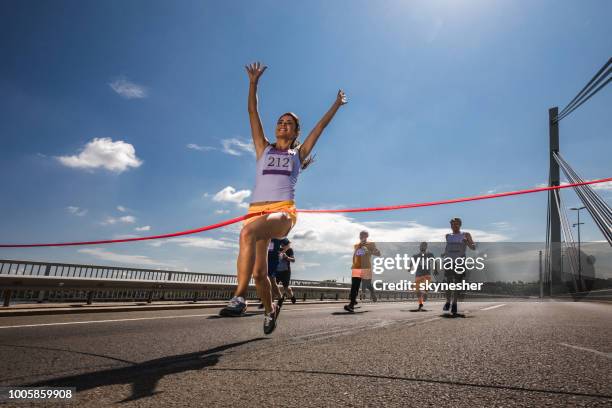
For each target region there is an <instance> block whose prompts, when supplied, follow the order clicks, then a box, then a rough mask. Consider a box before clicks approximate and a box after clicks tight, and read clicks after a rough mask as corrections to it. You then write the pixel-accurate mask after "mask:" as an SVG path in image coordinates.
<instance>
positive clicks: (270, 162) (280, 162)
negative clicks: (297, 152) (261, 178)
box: [262, 149, 293, 176]
mask: <svg viewBox="0 0 612 408" xmlns="http://www.w3.org/2000/svg"><path fill="white" fill-rule="evenodd" d="M265 160H266V161H265V163H264V168H263V172H262V173H263V174H281V175H284V176H289V175H291V172H292V171H293V155H292V154H290V153H289V152H286V151H283V150H276V149H270V151H269V152H268V154H267V155H266V157H265Z"/></svg>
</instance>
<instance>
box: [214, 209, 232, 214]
mask: <svg viewBox="0 0 612 408" xmlns="http://www.w3.org/2000/svg"><path fill="white" fill-rule="evenodd" d="M228 213H229V210H215V214H228Z"/></svg>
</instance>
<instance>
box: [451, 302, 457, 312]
mask: <svg viewBox="0 0 612 408" xmlns="http://www.w3.org/2000/svg"><path fill="white" fill-rule="evenodd" d="M451 313H452V314H454V315H456V314H457V302H453V306H452V307H451Z"/></svg>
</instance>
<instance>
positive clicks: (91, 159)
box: [57, 137, 142, 173]
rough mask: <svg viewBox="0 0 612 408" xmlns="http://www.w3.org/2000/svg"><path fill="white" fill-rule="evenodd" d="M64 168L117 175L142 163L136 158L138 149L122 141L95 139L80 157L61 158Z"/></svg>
mask: <svg viewBox="0 0 612 408" xmlns="http://www.w3.org/2000/svg"><path fill="white" fill-rule="evenodd" d="M57 159H58V160H59V161H60V163H62V164H63V165H64V166H68V167H73V168H80V169H96V168H99V167H102V168H105V169H107V170H110V171H114V172H116V173H121V172H124V171H126V170H127V169H128V168H130V167H135V168H136V167H140V165H141V164H142V161H141V160H140V159H138V157H136V149H134V146H132V145H131V144H129V143H126V142H124V141H122V140H118V141H116V142H113V140H112V139H111V138H110V137H104V138H95V139H93V140H92V141H91V142H89V143H87V144H86V145H85V147H84V148H83V149H82V150H81V152H80V153H79V154H78V155H73V156H60V157H57Z"/></svg>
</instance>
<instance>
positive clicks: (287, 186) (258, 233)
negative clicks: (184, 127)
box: [220, 62, 347, 334]
mask: <svg viewBox="0 0 612 408" xmlns="http://www.w3.org/2000/svg"><path fill="white" fill-rule="evenodd" d="M266 68H267V67H266V66H265V65H262V64H261V63H259V62H256V63H253V64H251V65H248V66H247V67H246V70H247V73H248V75H249V99H248V110H249V120H250V124H251V135H252V137H253V144H254V146H255V155H256V159H257V162H256V176H255V190H254V191H253V197H252V202H251V205H250V207H249V211H248V216H249V218H247V219H246V220H245V221H244V225H243V227H242V230H241V231H240V249H239V252H238V261H237V266H238V286H237V287H236V292H235V293H234V297H233V298H232V299H231V300H230V301H229V304H228V305H227V306H226V307H224V308H223V309H222V310H221V312H220V314H221V315H222V316H240V315H242V314H243V313H244V312H245V311H246V308H247V303H246V300H245V298H244V297H245V295H246V293H247V290H248V285H249V281H250V279H251V276H253V278H254V280H255V287H256V290H257V294H258V296H259V298H260V299H261V301H262V303H263V305H264V309H265V314H264V333H265V334H270V333H272V331H274V329H275V328H276V319H277V317H278V307H277V305H275V304H273V303H272V294H271V289H270V280H269V279H268V268H267V261H268V244H269V243H270V240H271V239H272V238H280V237H285V236H287V234H289V231H291V228H293V226H294V225H295V223H296V221H297V214H296V211H295V202H294V197H295V184H296V182H297V179H298V175H299V173H300V170H301V169H303V168H305V167H306V166H307V165H308V164H310V162H311V159H310V153H311V152H312V149H313V147H314V146H315V144H316V143H317V140H318V139H319V136H321V133H322V132H323V130H324V129H325V127H326V126H327V125H328V124H329V122H330V121H331V120H332V119H333V117H334V115H335V114H336V112H337V111H338V109H339V108H340V106H342V105H344V104H345V103H346V102H347V100H346V96H345V95H344V92H343V91H342V90H339V91H338V94H337V96H336V100H335V101H334V103H333V104H332V106H331V108H330V109H329V110H328V111H327V113H325V115H323V117H322V118H321V120H319V122H318V123H317V124H316V126H315V127H314V129H312V131H311V132H310V133H309V134H308V137H306V140H304V143H303V144H301V145H300V143H299V141H298V136H299V134H300V121H299V118H298V117H297V116H296V115H295V114H294V113H285V114H283V115H281V117H280V118H279V119H278V122H277V124H276V143H273V144H271V143H270V142H269V141H268V139H267V138H266V136H265V134H264V130H263V126H262V124H261V119H260V118H259V112H258V110H257V84H258V82H259V78H260V77H261V75H262V74H263V73H264V71H265V70H266Z"/></svg>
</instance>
